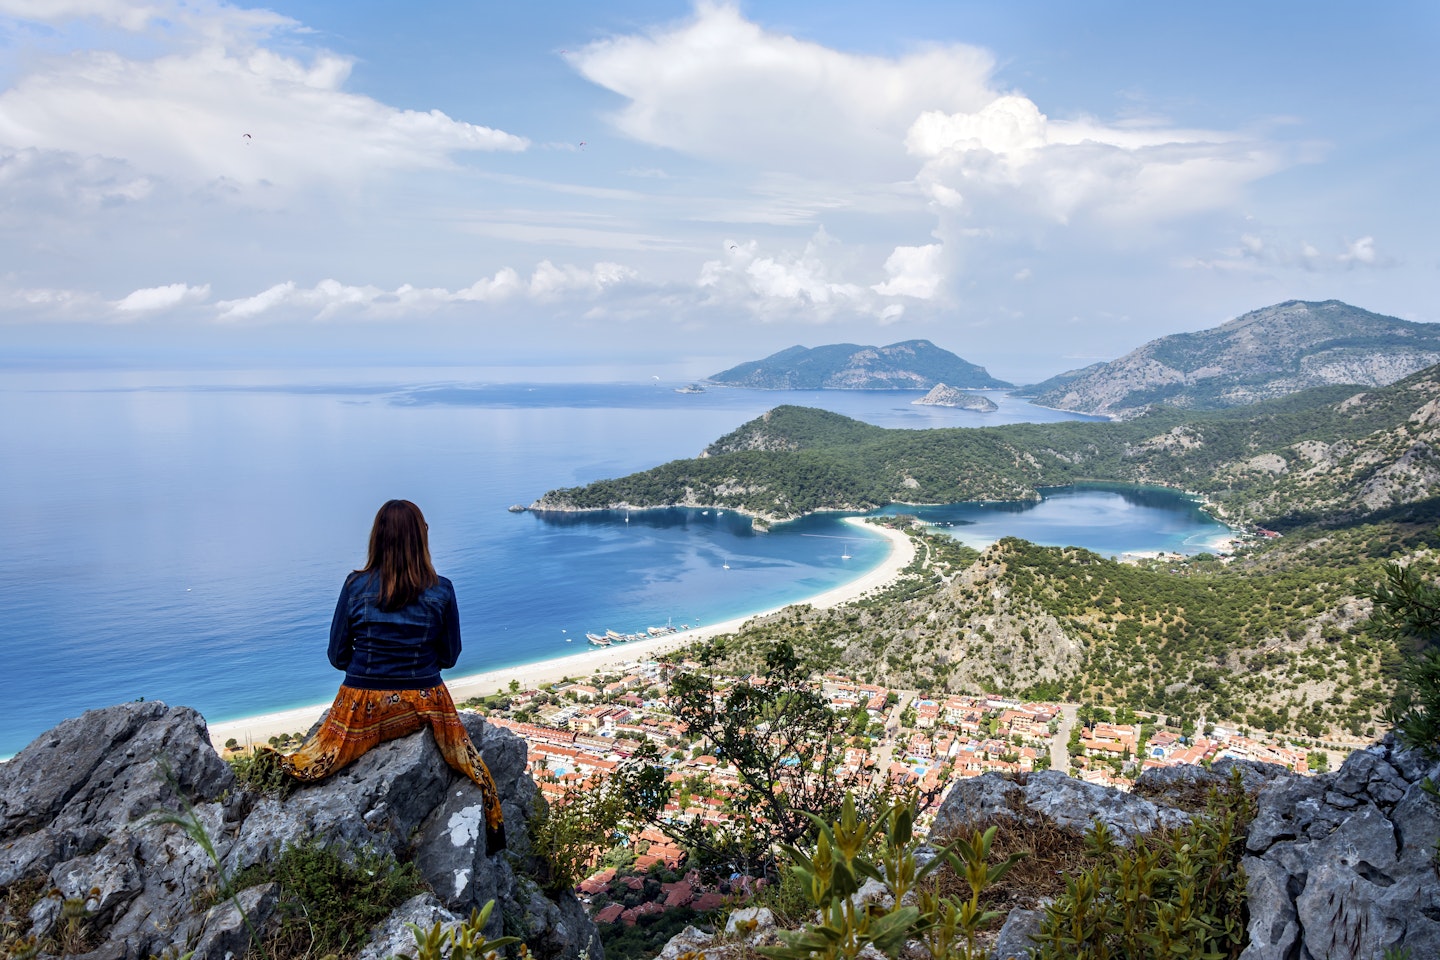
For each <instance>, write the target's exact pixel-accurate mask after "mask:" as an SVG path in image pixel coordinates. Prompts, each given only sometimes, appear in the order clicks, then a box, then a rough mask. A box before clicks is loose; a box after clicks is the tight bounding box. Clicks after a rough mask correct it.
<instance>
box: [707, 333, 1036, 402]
mask: <svg viewBox="0 0 1440 960" xmlns="http://www.w3.org/2000/svg"><path fill="white" fill-rule="evenodd" d="M709 379H710V382H712V383H723V384H725V385H727V386H732V387H750V388H751V389H755V390H929V389H930V388H931V387H933V386H935V385H936V384H938V383H941V382H944V383H949V384H951V385H954V386H959V387H970V388H975V387H1008V386H1011V384H1009V383H1006V382H1005V381H1004V380H997V379H996V378H995V377H992V376H990V373H989V371H987V370H986V369H985V368H984V367H981V366H977V365H975V364H973V363H970V362H969V361H966V360H963V359H961V358H960V357H957V356H956V355H955V354H953V353H951V352H950V351H949V350H944V349H941V348H940V347H937V346H935V344H933V343H931V342H930V341H929V340H905V341H903V342H901V343H892V344H890V345H889V346H885V347H872V346H860V345H858V344H854V343H832V344H827V345H826V346H823V347H814V348H811V347H801V346H795V347H790V348H789V349H787V350H781V351H780V352H779V353H775V354H771V355H770V356H768V357H766V358H765V359H763V360H751V361H749V362H747V363H742V364H739V365H738V366H734V367H731V368H730V369H729V370H722V371H721V372H719V373H717V374H715V375H714V376H712V377H710V378H709Z"/></svg>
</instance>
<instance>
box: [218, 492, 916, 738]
mask: <svg viewBox="0 0 1440 960" xmlns="http://www.w3.org/2000/svg"><path fill="white" fill-rule="evenodd" d="M845 522H846V523H851V524H857V525H860V524H863V525H864V527H865V529H866V530H868V531H872V532H875V533H879V534H882V535H883V536H884V537H885V538H886V539H887V540H889V541H890V554H889V556H887V557H886V558H885V560H884V562H883V563H881V564H880V565H879V566H878V567H876V568H875V569H874V570H871V571H870V572H869V573H867V574H865V575H864V576H863V577H858V578H856V579H854V580H851V581H850V582H849V583H843V584H841V585H840V586H838V587H835V588H833V589H831V590H826V591H825V592H824V593H821V594H817V595H816V596H814V597H811V598H809V599H808V600H802V601H797V602H799V603H809V604H810V605H812V606H814V607H818V608H825V607H835V606H839V605H840V604H842V603H848V602H850V601H851V600H857V599H859V598H860V597H862V596H864V595H865V594H867V593H869V592H870V591H872V590H874V589H876V588H878V587H884V586H886V585H888V584H889V583H891V582H892V581H893V580H894V579H895V578H896V577H898V576H899V575H900V572H901V571H902V570H904V569H905V568H906V567H908V566H909V565H910V562H911V561H912V560H914V559H915V544H914V542H913V541H912V540H911V539H910V538H909V537H908V536H906V535H905V534H904V533H902V532H901V531H899V530H892V529H891V528H889V527H881V526H876V525H874V524H867V523H865V521H864V520H862V519H860V518H859V517H846V518H845ZM776 609H777V610H778V609H782V608H779V607H777V608H776ZM773 612H775V611H774V610H767V611H763V612H761V613H757V614H751V615H750V616H748V617H736V618H735V619H733V620H726V621H725V622H724V623H713V624H709V625H707V626H703V627H695V628H692V629H690V630H686V631H685V632H684V633H672V634H670V635H668V636H664V637H655V638H652V639H648V640H634V641H631V642H630V643H622V644H615V645H613V646H609V647H597V648H594V649H592V650H585V651H582V652H580V653H574V654H571V655H569V656H566V657H556V658H554V659H551V660H541V661H539V662H538V663H528V664H522V665H520V666H517V667H503V668H501V669H499V670H489V671H487V672H485V673H475V674H471V675H469V676H465V677H453V678H449V679H447V680H446V681H445V685H446V686H447V687H449V688H450V695H451V696H452V697H454V698H455V700H456V702H457V703H458V702H460V701H463V700H468V699H470V698H471V697H479V696H486V695H489V694H492V693H495V692H497V691H501V690H505V689H507V688H508V687H509V684H510V681H511V680H516V681H518V682H519V684H520V689H522V690H531V689H534V688H535V687H538V686H540V685H542V684H547V683H558V682H560V681H561V680H563V679H564V678H566V677H570V678H571V679H574V680H583V679H584V678H586V677H589V676H590V675H591V674H592V673H595V672H596V671H606V672H614V671H617V670H618V669H619V668H620V667H621V666H622V665H624V664H627V663H633V662H635V661H637V660H645V659H649V658H651V657H654V656H656V655H658V654H661V653H666V652H669V651H671V650H674V649H676V648H678V647H683V646H685V645H687V644H690V643H693V642H695V641H696V640H703V639H706V638H708V637H715V636H719V635H720V634H723V633H734V632H735V631H737V630H739V629H740V627H741V626H742V625H743V624H744V623H745V622H746V621H748V620H751V619H753V618H754V617H759V616H765V615H766V614H767V613H773ZM336 685H337V686H338V685H339V684H338V681H337V684H336ZM329 706H330V704H329V703H328V702H327V703H316V704H312V705H310V706H308V707H296V708H295V709H293V710H282V711H279V712H276V713H265V714H260V715H259V716H254V717H245V718H242V719H240V720H227V721H225V722H224V723H212V724H210V741H211V742H212V743H214V744H215V747H216V749H217V750H218V749H220V748H221V747H222V746H224V744H225V741H227V740H229V739H232V738H233V739H234V740H236V741H237V742H239V743H240V744H241V745H242V746H245V745H250V744H256V743H266V742H268V741H269V739H270V738H271V737H273V736H278V735H280V734H286V733H295V732H297V731H298V732H303V731H305V730H308V729H309V728H310V725H311V724H313V723H314V722H315V721H316V720H318V719H319V718H320V714H321V713H323V712H324V711H325V709H326V708H327V707H329Z"/></svg>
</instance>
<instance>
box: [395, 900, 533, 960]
mask: <svg viewBox="0 0 1440 960" xmlns="http://www.w3.org/2000/svg"><path fill="white" fill-rule="evenodd" d="M494 909H495V901H494V900H491V901H489V902H488V903H486V904H485V906H483V907H481V908H480V909H479V910H474V911H471V913H470V917H469V919H468V920H465V921H464V922H462V923H459V924H457V925H456V926H453V927H451V928H450V929H449V930H445V929H444V927H443V926H442V925H441V924H440V922H439V921H438V920H437V921H436V922H435V924H434V925H433V926H432V927H430V929H428V930H424V929H421V928H420V927H419V926H417V925H416V924H413V923H412V924H410V932H411V933H412V934H414V935H415V960H497V958H498V957H499V956H500V951H501V950H503V949H505V948H506V947H509V946H511V945H513V944H517V943H520V939H519V938H518V937H499V938H498V939H495V940H489V939H486V937H485V925H486V924H487V923H489V922H490V912H491V911H492V910H494ZM518 954H519V956H520V957H521V958H522V960H523V958H524V957H526V956H528V955H529V951H528V950H527V949H526V948H525V945H524V944H523V943H522V944H520V949H519V951H518Z"/></svg>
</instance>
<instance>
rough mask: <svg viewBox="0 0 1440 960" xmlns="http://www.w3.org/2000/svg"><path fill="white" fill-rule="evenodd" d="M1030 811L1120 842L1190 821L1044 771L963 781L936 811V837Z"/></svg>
mask: <svg viewBox="0 0 1440 960" xmlns="http://www.w3.org/2000/svg"><path fill="white" fill-rule="evenodd" d="M1027 810H1028V811H1030V812H1032V813H1037V814H1041V815H1043V816H1045V817H1048V818H1050V819H1051V820H1053V821H1054V822H1055V823H1056V824H1058V825H1059V826H1061V827H1068V828H1071V829H1074V830H1085V829H1087V828H1089V826H1090V824H1092V823H1094V822H1095V821H1097V820H1098V821H1101V822H1103V823H1104V824H1105V825H1106V826H1108V827H1109V828H1110V830H1111V832H1112V833H1114V834H1115V836H1116V838H1117V839H1118V840H1120V841H1121V842H1127V841H1130V840H1132V839H1133V838H1134V837H1136V836H1138V835H1140V834H1146V833H1153V832H1154V831H1155V830H1158V829H1162V828H1171V827H1179V826H1182V825H1184V824H1185V823H1186V822H1188V821H1189V819H1190V815H1189V814H1188V813H1186V812H1185V811H1183V810H1180V809H1178V808H1176V807H1172V806H1168V805H1166V804H1162V803H1156V802H1154V801H1151V800H1147V799H1145V798H1143V797H1140V796H1137V795H1135V794H1133V793H1122V792H1120V791H1119V790H1112V789H1110V788H1109V787H1101V786H1097V785H1095V784H1093V783H1086V782H1085V781H1083V780H1077V779H1075V778H1074V777H1071V776H1069V775H1068V774H1064V773H1061V772H1059V771H1058V770H1044V771H1041V772H1040V773H1032V774H1030V775H1028V776H1027V777H1025V779H1024V782H1023V783H1022V782H1020V781H1017V780H1011V779H1008V778H1006V777H1001V776H994V775H986V776H980V777H972V778H970V779H967V780H961V781H959V782H958V783H956V784H955V785H954V786H953V787H951V788H950V792H949V793H947V794H946V795H945V799H944V801H942V802H941V804H940V809H939V810H938V811H936V813H935V824H934V826H932V827H931V832H932V834H934V835H935V836H939V837H945V836H949V835H951V834H952V833H954V832H955V831H957V830H959V829H961V828H963V827H966V826H968V825H970V824H972V823H977V822H980V821H984V820H990V819H993V818H995V817H1014V816H1017V815H1019V813H1020V812H1021V811H1027Z"/></svg>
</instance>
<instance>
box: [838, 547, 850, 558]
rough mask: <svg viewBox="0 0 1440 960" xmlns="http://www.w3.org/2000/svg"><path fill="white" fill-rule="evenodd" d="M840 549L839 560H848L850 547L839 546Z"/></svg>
mask: <svg viewBox="0 0 1440 960" xmlns="http://www.w3.org/2000/svg"><path fill="white" fill-rule="evenodd" d="M840 551H841V552H840V559H841V560H849V559H850V549H849V548H848V547H841V548H840Z"/></svg>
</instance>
